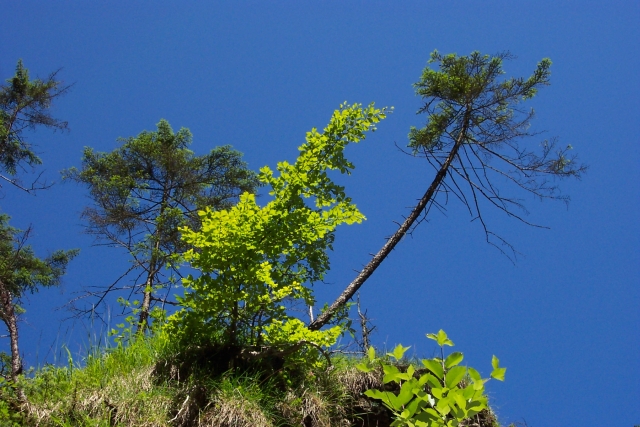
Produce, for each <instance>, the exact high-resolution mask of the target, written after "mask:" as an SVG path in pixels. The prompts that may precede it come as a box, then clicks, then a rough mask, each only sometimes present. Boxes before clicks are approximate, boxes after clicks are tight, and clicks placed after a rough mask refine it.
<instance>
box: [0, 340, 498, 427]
mask: <svg viewBox="0 0 640 427" xmlns="http://www.w3.org/2000/svg"><path fill="white" fill-rule="evenodd" d="M171 357H172V350H171V349H170V348H169V347H168V346H167V345H166V343H163V342H161V341H160V340H158V339H143V340H137V341H134V342H132V343H131V344H130V345H128V346H124V347H122V346H121V347H116V348H113V349H110V350H109V351H106V352H104V351H102V352H94V354H92V355H90V356H89V357H88V358H87V359H86V361H85V364H84V367H82V368H79V367H74V365H73V363H70V365H69V366H68V367H53V366H47V367H44V368H42V369H40V370H38V371H37V372H35V374H34V375H32V376H30V377H29V378H27V379H24V381H23V383H22V387H23V388H24V390H25V393H26V394H27V396H28V403H27V404H24V405H20V404H19V402H17V401H16V400H15V396H13V393H12V392H11V389H10V388H9V387H0V427H5V426H6V427H14V426H22V425H26V426H92V427H93V426H105V427H107V426H180V427H187V426H221V427H225V426H229V427H231V426H234V427H245V426H246V427H261V426H309V427H311V426H313V427H325V426H326V427H328V426H352V425H355V426H374V425H375V426H379V427H382V426H385V425H388V423H389V414H388V413H387V412H386V410H385V409H384V408H382V407H380V406H379V405H378V404H377V403H375V402H372V401H369V400H368V399H367V398H365V397H363V396H362V392H363V391H365V390H367V389H369V388H373V387H380V385H381V376H380V373H369V374H365V373H362V372H360V371H358V370H357V369H356V368H355V364H356V363H357V361H356V360H355V359H353V358H346V357H343V356H334V357H332V364H333V366H332V367H331V369H328V370H319V371H317V372H313V373H311V372H307V373H298V374H296V375H295V377H294V376H289V377H283V376H281V375H279V374H281V371H280V372H279V371H277V370H276V371H274V372H273V373H271V374H265V373H264V372H262V373H254V374H249V373H246V372H245V373H244V374H237V373H236V374H233V373H230V372H227V373H224V374H221V375H209V374H208V372H210V371H207V370H206V369H199V370H197V371H194V370H192V371H191V372H190V373H184V372H180V371H181V370H180V367H179V366H177V365H175V364H172V363H171V362H168V360H171ZM181 376H182V378H181ZM12 414H13V415H12ZM484 418H485V419H484V420H483V421H482V422H481V423H480V425H481V426H492V425H497V423H495V419H494V418H493V416H492V415H491V414H489V413H487V414H484Z"/></svg>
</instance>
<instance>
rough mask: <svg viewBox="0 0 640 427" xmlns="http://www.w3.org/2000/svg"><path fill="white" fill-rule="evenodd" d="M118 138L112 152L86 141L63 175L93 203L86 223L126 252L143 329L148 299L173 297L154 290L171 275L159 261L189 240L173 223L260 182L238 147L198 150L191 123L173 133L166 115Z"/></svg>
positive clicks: (195, 224) (229, 201)
mask: <svg viewBox="0 0 640 427" xmlns="http://www.w3.org/2000/svg"><path fill="white" fill-rule="evenodd" d="M119 141H120V142H121V143H122V145H121V146H120V147H118V148H116V149H115V150H113V151H112V152H110V153H99V152H95V151H93V149H91V148H85V150H84V154H83V157H82V167H81V168H80V169H75V168H72V169H69V170H67V171H65V172H63V176H64V178H65V179H70V180H72V181H75V182H78V183H81V184H83V185H86V186H87V187H88V188H89V192H90V196H91V200H92V201H93V205H92V206H89V207H87V208H86V209H85V210H84V212H83V214H82V216H83V218H84V219H85V220H86V221H87V224H88V229H87V231H88V232H89V233H91V234H93V235H95V236H96V237H97V239H98V240H99V241H102V242H105V243H106V244H107V245H110V246H114V247H120V248H122V249H124V250H125V251H126V252H127V253H128V254H129V255H130V257H131V260H132V266H131V268H130V269H129V272H132V271H138V272H139V274H140V275H139V276H138V277H141V278H142V280H141V281H140V282H139V283H136V284H135V285H134V287H133V289H132V290H131V292H132V293H141V294H142V302H141V303H140V306H139V307H138V308H137V310H139V316H138V325H139V326H138V330H139V331H143V330H144V329H145V328H146V327H147V326H148V318H149V314H150V312H151V308H152V303H153V302H154V301H155V302H158V301H159V302H162V304H166V303H172V301H169V300H168V299H167V294H165V295H163V296H159V294H158V292H159V291H160V290H162V289H165V290H166V291H167V292H168V290H169V287H170V286H169V285H170V283H171V280H172V277H171V275H169V278H168V279H167V277H165V275H164V273H163V269H164V267H165V266H166V265H167V263H168V262H169V261H170V260H172V259H175V257H176V256H179V255H180V254H182V253H183V252H184V251H185V250H186V249H187V248H188V247H189V245H187V244H186V243H185V242H183V241H182V240H181V239H180V232H179V231H178V229H179V228H180V227H184V226H189V227H190V228H192V229H196V230H197V229H199V223H200V219H199V218H198V215H197V211H198V210H202V209H204V208H205V207H210V208H211V209H213V210H219V209H225V208H229V207H231V206H232V205H233V204H235V202H236V201H237V199H238V197H239V195H240V194H242V193H243V192H249V193H255V191H256V189H257V187H258V185H259V184H258V181H257V178H256V175H255V173H254V172H252V171H250V170H249V169H247V165H246V164H245V163H244V162H243V161H242V160H241V157H242V155H241V153H239V152H238V151H235V150H233V149H232V148H231V147H230V146H223V147H217V148H215V149H213V150H211V152H210V153H209V154H207V155H204V156H196V155H195V154H194V153H193V151H191V150H189V145H190V144H191V142H192V136H191V133H190V132H189V130H188V129H185V128H182V129H180V130H179V131H178V132H177V133H174V132H173V130H172V129H171V126H170V125H169V123H168V122H167V121H166V120H161V121H160V122H159V123H158V125H157V130H156V131H153V132H148V131H145V132H142V133H141V134H139V135H138V136H136V137H130V138H126V139H120V140H119ZM172 271H173V272H174V273H176V270H175V269H173V270H172ZM117 289H122V287H120V286H119V285H116V284H115V283H114V284H112V285H111V286H109V287H107V288H105V287H104V286H103V285H99V286H98V287H97V288H94V289H93V290H90V291H89V295H93V296H97V297H98V303H100V302H102V301H104V298H105V296H106V295H107V294H108V293H109V292H110V291H112V290H117Z"/></svg>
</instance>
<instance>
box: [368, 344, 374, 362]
mask: <svg viewBox="0 0 640 427" xmlns="http://www.w3.org/2000/svg"><path fill="white" fill-rule="evenodd" d="M367 356H368V357H369V360H370V361H372V362H373V361H374V360H375V358H376V349H375V348H373V346H371V347H369V350H367Z"/></svg>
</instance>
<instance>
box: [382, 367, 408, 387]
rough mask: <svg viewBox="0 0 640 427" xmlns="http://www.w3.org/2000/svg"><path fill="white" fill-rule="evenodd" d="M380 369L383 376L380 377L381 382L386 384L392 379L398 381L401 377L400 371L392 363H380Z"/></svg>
mask: <svg viewBox="0 0 640 427" xmlns="http://www.w3.org/2000/svg"><path fill="white" fill-rule="evenodd" d="M382 370H383V371H384V376H383V377H382V384H388V383H390V382H392V381H396V382H397V381H398V380H400V379H403V378H399V377H401V376H402V372H400V370H399V369H398V368H397V367H396V366H393V365H382Z"/></svg>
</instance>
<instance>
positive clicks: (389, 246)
mask: <svg viewBox="0 0 640 427" xmlns="http://www.w3.org/2000/svg"><path fill="white" fill-rule="evenodd" d="M467 129H468V113H467V114H466V115H465V121H464V123H463V127H462V129H461V131H460V134H459V135H458V138H457V139H456V142H455V144H454V145H453V148H452V149H451V151H450V152H449V155H448V156H447V159H446V160H445V161H444V163H443V164H442V166H440V169H439V170H438V173H437V174H436V177H435V178H434V179H433V182H431V185H430V186H429V188H428V189H427V191H426V193H424V195H423V196H422V198H421V199H420V201H419V202H418V204H417V205H416V206H415V207H414V208H413V210H412V211H411V214H409V216H408V217H407V219H405V220H404V222H403V223H402V225H400V228H398V231H396V232H395V233H394V234H393V236H391V237H390V238H389V240H387V242H386V243H385V244H384V245H383V246H382V248H381V249H380V250H379V251H378V253H377V254H375V255H374V257H373V258H372V259H371V261H369V263H368V264H367V265H366V266H365V267H364V268H363V269H362V271H360V273H359V274H358V276H357V277H356V278H355V279H354V280H353V281H352V282H351V283H350V284H349V286H347V287H346V288H345V290H344V291H343V292H342V294H340V296H339V297H338V298H336V300H335V301H334V302H333V303H332V304H331V305H330V306H329V308H328V309H327V310H326V311H324V312H323V313H322V314H320V315H319V316H318V317H317V318H316V320H315V321H313V322H311V323H310V324H309V329H311V330H318V329H320V328H321V327H323V326H324V325H326V324H327V322H329V321H330V320H331V318H332V317H333V315H334V314H335V313H336V311H337V310H338V309H339V308H340V307H342V306H344V305H345V304H346V302H347V301H349V300H350V299H351V298H353V296H354V295H355V293H356V292H357V291H358V289H360V287H361V286H362V285H363V284H364V282H366V280H367V279H368V278H369V276H371V275H372V274H373V272H374V271H375V270H376V269H377V268H378V266H380V264H381V263H382V261H384V259H385V258H386V257H387V255H389V254H390V253H391V251H392V250H393V248H395V246H396V245H397V244H398V243H399V242H400V240H401V239H402V238H403V237H404V235H405V234H406V233H407V231H409V229H410V228H411V226H412V225H413V223H414V222H415V221H416V220H417V219H418V218H419V217H420V214H422V212H423V211H424V209H425V208H426V207H427V205H428V204H429V202H430V201H431V200H432V199H433V196H434V195H435V193H436V191H437V190H438V187H440V184H442V181H443V180H444V178H445V177H446V176H447V171H448V170H449V166H450V165H451V163H452V162H453V160H454V159H455V157H456V155H457V154H458V150H459V149H460V146H461V145H462V143H463V141H464V139H465V136H466V132H467Z"/></svg>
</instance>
